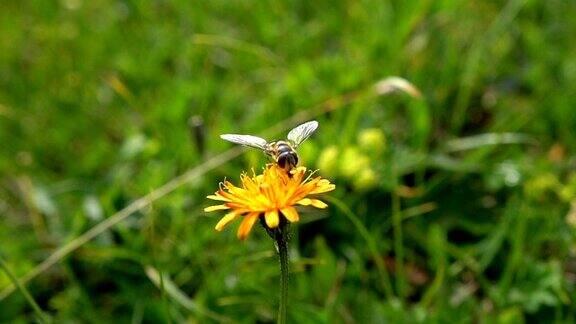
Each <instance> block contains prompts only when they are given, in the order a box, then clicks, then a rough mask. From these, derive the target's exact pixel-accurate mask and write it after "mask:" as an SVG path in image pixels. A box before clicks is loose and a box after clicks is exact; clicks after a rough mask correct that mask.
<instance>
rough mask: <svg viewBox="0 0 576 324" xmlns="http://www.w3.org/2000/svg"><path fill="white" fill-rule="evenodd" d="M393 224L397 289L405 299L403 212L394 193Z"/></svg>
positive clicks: (402, 299)
mask: <svg viewBox="0 0 576 324" xmlns="http://www.w3.org/2000/svg"><path fill="white" fill-rule="evenodd" d="M392 226H393V232H394V254H395V256H396V262H395V263H396V280H397V281H396V289H397V290H398V297H400V300H401V301H404V298H405V297H406V289H405V287H406V279H405V277H404V245H403V240H404V239H403V237H402V236H403V235H402V212H401V210H400V197H399V196H398V194H397V193H395V192H393V193H392Z"/></svg>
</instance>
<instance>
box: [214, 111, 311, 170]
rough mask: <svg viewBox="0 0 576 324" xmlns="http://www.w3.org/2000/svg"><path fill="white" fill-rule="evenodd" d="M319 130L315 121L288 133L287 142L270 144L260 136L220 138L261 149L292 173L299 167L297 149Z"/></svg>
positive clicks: (237, 135)
mask: <svg viewBox="0 0 576 324" xmlns="http://www.w3.org/2000/svg"><path fill="white" fill-rule="evenodd" d="M317 128H318V122H317V121H315V120H312V121H309V122H306V123H304V124H301V125H299V126H296V127H295V128H294V129H292V130H291V131H290V132H289V133H288V136H287V140H285V141H283V140H280V141H274V142H268V141H267V140H265V139H263V138H261V137H258V136H253V135H240V134H223V135H220V138H222V139H224V140H226V141H229V142H232V143H236V144H240V145H244V146H249V147H253V148H257V149H260V150H262V151H264V153H266V155H268V156H269V157H271V158H272V159H273V160H274V162H276V164H278V166H279V167H280V168H282V169H284V170H286V171H290V170H292V169H293V168H295V167H296V166H297V165H298V153H296V148H297V147H298V146H299V145H300V144H302V142H304V141H305V140H306V139H307V138H308V137H310V135H312V133H314V131H316V129H317Z"/></svg>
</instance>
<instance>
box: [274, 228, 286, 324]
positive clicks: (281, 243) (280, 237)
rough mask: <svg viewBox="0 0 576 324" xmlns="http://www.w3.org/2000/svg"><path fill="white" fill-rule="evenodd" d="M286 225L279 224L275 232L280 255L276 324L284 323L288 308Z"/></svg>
mask: <svg viewBox="0 0 576 324" xmlns="http://www.w3.org/2000/svg"><path fill="white" fill-rule="evenodd" d="M287 233H288V226H279V227H278V231H277V232H276V235H275V236H276V238H275V239H276V245H277V247H278V256H279V257H280V306H279V307H278V324H285V323H286V311H287V309H288V235H287Z"/></svg>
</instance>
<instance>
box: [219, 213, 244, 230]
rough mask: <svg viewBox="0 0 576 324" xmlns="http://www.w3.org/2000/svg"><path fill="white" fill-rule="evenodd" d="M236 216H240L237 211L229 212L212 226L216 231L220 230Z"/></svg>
mask: <svg viewBox="0 0 576 324" xmlns="http://www.w3.org/2000/svg"><path fill="white" fill-rule="evenodd" d="M238 216H240V215H239V214H238V213H236V212H231V213H228V214H226V215H225V216H224V217H222V219H220V221H219V222H218V224H216V227H214V228H215V229H216V230H217V231H218V232H220V231H221V230H223V229H224V226H226V225H228V223H230V222H231V221H233V220H235V219H236V218H238Z"/></svg>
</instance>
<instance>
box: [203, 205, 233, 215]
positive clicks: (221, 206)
mask: <svg viewBox="0 0 576 324" xmlns="http://www.w3.org/2000/svg"><path fill="white" fill-rule="evenodd" d="M225 209H230V207H228V206H226V205H216V206H209V207H206V208H204V211H205V212H207V213H209V212H213V211H215V210H225Z"/></svg>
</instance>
